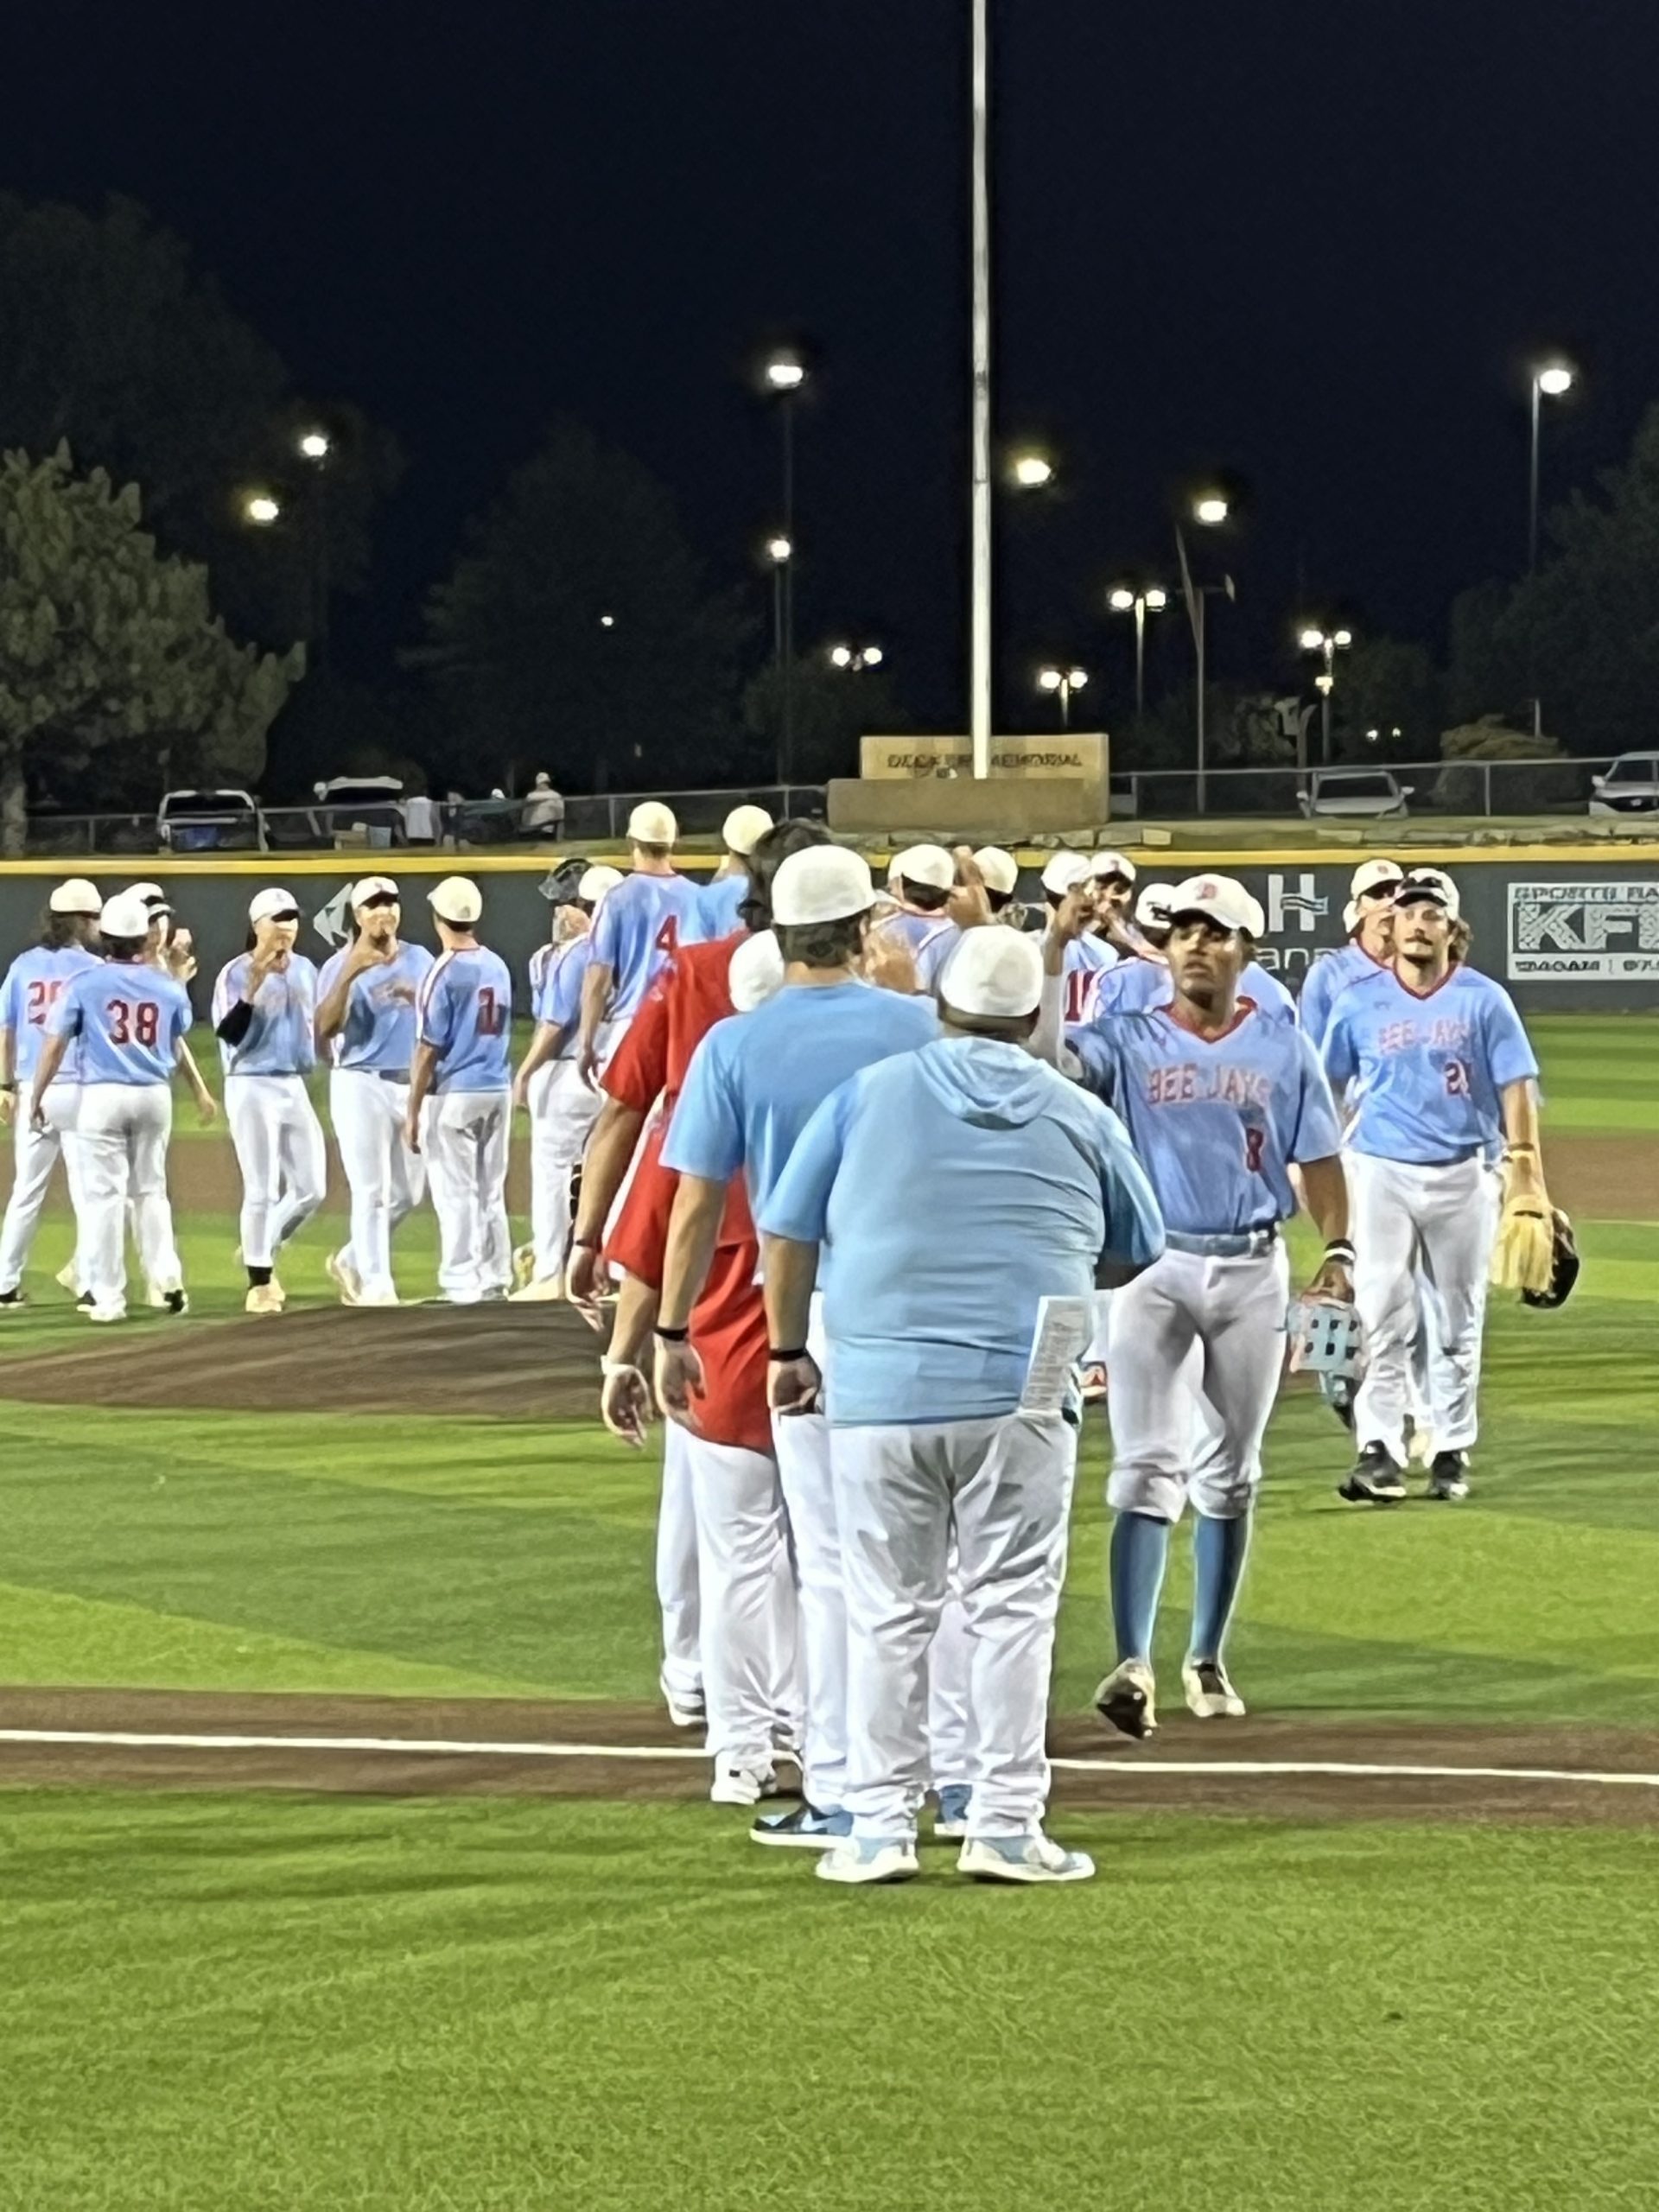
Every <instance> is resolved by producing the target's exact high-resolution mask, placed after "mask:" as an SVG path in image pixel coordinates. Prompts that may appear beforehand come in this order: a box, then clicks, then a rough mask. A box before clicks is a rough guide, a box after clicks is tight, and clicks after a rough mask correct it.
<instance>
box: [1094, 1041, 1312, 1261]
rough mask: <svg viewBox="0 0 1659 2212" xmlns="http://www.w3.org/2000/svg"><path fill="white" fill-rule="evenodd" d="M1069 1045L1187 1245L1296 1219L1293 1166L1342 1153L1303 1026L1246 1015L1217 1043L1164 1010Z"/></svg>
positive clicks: (1162, 1206)
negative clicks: (1119, 1122) (1118, 1119)
mask: <svg viewBox="0 0 1659 2212" xmlns="http://www.w3.org/2000/svg"><path fill="white" fill-rule="evenodd" d="M1067 1041H1068V1043H1069V1044H1070V1045H1071V1047H1072V1049H1073V1051H1074V1052H1076V1053H1077V1057H1078V1058H1079V1059H1080V1060H1081V1061H1082V1062H1083V1067H1084V1081H1085V1082H1086V1083H1087V1084H1089V1086H1090V1090H1095V1091H1097V1092H1098V1093H1099V1095H1100V1096H1102V1097H1103V1098H1104V1099H1106V1100H1108V1101H1109V1103H1111V1104H1112V1105H1113V1106H1115V1107H1116V1109H1117V1110H1118V1112H1119V1114H1121V1115H1122V1117H1123V1120H1124V1122H1125V1123H1126V1124H1127V1125H1128V1132H1129V1135H1130V1138H1131V1140H1132V1141H1133V1142H1134V1145H1135V1154H1136V1157H1137V1158H1138V1159H1139V1160H1140V1161H1141V1166H1143V1167H1144V1168H1145V1169H1146V1171H1147V1175H1148V1177H1149V1178H1150V1179H1151V1182H1152V1187H1153V1189H1154V1191H1155V1192H1157V1194H1158V1203H1159V1205H1160V1207H1161V1208H1162V1209H1163V1215H1164V1219H1165V1221H1166V1224H1168V1226H1169V1227H1170V1229H1171V1230H1179V1231H1180V1233H1181V1234H1182V1235H1184V1236H1233V1235H1236V1234H1237V1233H1239V1232H1241V1231H1243V1230H1249V1229H1262V1228H1265V1227H1267V1226H1268V1224H1269V1223H1273V1222H1279V1221H1287V1220H1288V1219H1289V1217H1290V1216H1291V1215H1292V1214H1294V1212H1295V1211H1296V1194H1295V1192H1294V1191H1293V1190H1292V1188H1291V1185H1290V1174H1289V1169H1290V1165H1291V1162H1292V1161H1293V1160H1295V1161H1301V1160H1329V1159H1332V1158H1333V1157H1334V1155H1335V1154H1337V1153H1338V1151H1339V1150H1340V1149H1341V1145H1342V1135H1341V1131H1340V1129H1339V1128H1338V1124H1337V1109H1336V1107H1335V1105H1334V1104H1333V1103H1332V1097H1331V1088H1330V1085H1329V1084H1327V1083H1326V1081H1325V1076H1324V1072H1323V1071H1322V1070H1321V1068H1320V1066H1319V1055H1318V1053H1317V1052H1315V1051H1314V1050H1313V1046H1311V1045H1310V1044H1309V1043H1308V1041H1307V1039H1306V1037H1305V1036H1304V1035H1303V1034H1302V1033H1301V1031H1300V1029H1299V1028H1298V1027H1297V1026H1296V1024H1295V1023H1294V1021H1271V1020H1268V1018H1267V1016H1266V1015H1265V1014H1262V1013H1261V1012H1260V1011H1259V1010H1258V1009H1255V1008H1252V1009H1250V1010H1249V1011H1248V1012H1246V1011H1244V1010H1243V1009H1241V1010H1240V1012H1239V1014H1238V1015H1237V1017H1236V1020H1234V1022H1233V1025H1232V1027H1231V1028H1230V1029H1229V1030H1228V1031H1227V1032H1226V1033H1225V1034H1224V1035H1223V1036H1221V1037H1217V1038H1214V1039H1211V1038H1205V1037H1200V1036H1199V1035H1198V1033H1196V1031H1194V1030H1192V1029H1188V1028H1187V1027H1185V1025H1184V1024H1183V1023H1181V1022H1179V1021H1178V1020H1176V1019H1175V1016H1174V1014H1173V1013H1172V1012H1171V1011H1170V1010H1169V1009H1167V1008H1165V1007H1159V1008H1154V1010H1153V1011H1152V1012H1151V1013H1148V1014H1104V1015H1103V1016H1102V1017H1101V1019H1100V1020H1098V1021H1093V1022H1090V1024H1089V1025H1088V1027H1086V1028H1084V1029H1079V1030H1077V1031H1076V1032H1075V1033H1073V1034H1072V1035H1071V1037H1070V1038H1069V1039H1068V1040H1067Z"/></svg>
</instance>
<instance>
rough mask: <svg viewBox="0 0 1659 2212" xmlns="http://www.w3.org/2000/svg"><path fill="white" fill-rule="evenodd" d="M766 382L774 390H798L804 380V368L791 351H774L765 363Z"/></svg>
mask: <svg viewBox="0 0 1659 2212" xmlns="http://www.w3.org/2000/svg"><path fill="white" fill-rule="evenodd" d="M766 382H767V383H768V384H769V385H771V386H772V390H773V391H799V389H800V387H801V386H802V385H804V383H805V382H806V369H805V365H804V363H803V362H801V361H800V360H799V359H798V358H797V356H796V355H795V354H793V353H774V354H773V355H772V359H770V360H769V361H768V362H767V363H766Z"/></svg>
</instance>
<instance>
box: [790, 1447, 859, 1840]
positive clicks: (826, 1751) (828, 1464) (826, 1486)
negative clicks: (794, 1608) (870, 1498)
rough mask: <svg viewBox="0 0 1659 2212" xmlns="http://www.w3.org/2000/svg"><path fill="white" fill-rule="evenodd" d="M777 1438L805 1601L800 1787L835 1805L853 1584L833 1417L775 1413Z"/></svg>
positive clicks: (843, 1744)
mask: <svg viewBox="0 0 1659 2212" xmlns="http://www.w3.org/2000/svg"><path fill="white" fill-rule="evenodd" d="M772 1449H773V1450H774V1451H775V1452H776V1453H777V1454H778V1479H779V1484H780V1485H781V1487H782V1490H783V1497H784V1510H785V1514H786V1515H787V1516H788V1519H789V1541H790V1549H791V1554H793V1558H794V1565H795V1588H796V1592H797V1596H798V1605H799V1620H800V1629H799V1644H798V1649H799V1654H800V1681H801V1701H802V1707H803V1710H804V1724H803V1732H802V1744H801V1754H802V1761H801V1793H802V1795H803V1796H804V1797H805V1799H806V1801H807V1802H808V1804H809V1805H817V1807H818V1808H820V1809H821V1810H822V1811H825V1812H833V1811H834V1810H836V1808H837V1807H838V1806H840V1805H842V1804H843V1803H844V1802H846V1792H847V1590H846V1585H845V1581H844V1579H843V1576H842V1556H841V1532H840V1528H839V1525H838V1520H837V1514H836V1483H835V1476H834V1468H833V1464H832V1453H831V1448H830V1437H829V1422H828V1421H826V1420H825V1419H824V1417H823V1414H773V1415H772Z"/></svg>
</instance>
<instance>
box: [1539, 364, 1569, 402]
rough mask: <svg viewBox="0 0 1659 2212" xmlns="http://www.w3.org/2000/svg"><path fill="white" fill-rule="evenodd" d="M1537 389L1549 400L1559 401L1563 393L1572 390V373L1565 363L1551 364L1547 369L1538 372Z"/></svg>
mask: <svg viewBox="0 0 1659 2212" xmlns="http://www.w3.org/2000/svg"><path fill="white" fill-rule="evenodd" d="M1538 389H1539V391H1542V392H1547V393H1548V395H1549V397H1550V398H1552V399H1559V398H1560V396H1561V394H1562V393H1563V392H1564V391H1572V389H1573V372H1572V370H1571V369H1569V368H1568V367H1567V364H1566V362H1565V361H1554V362H1552V363H1551V364H1550V365H1549V367H1548V368H1547V369H1540V370H1539V372H1538Z"/></svg>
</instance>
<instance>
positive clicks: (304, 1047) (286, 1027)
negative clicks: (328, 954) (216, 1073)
mask: <svg viewBox="0 0 1659 2212" xmlns="http://www.w3.org/2000/svg"><path fill="white" fill-rule="evenodd" d="M252 959H253V955H252V953H251V952H243V953H238V956H237V957H236V958H235V959H234V960H229V961H226V963H225V965H224V967H222V968H221V969H219V981H218V982H216V983H215V984H214V985H213V1026H214V1027H215V1028H217V1027H218V1026H219V1023H220V1022H221V1021H223V1020H224V1019H225V1017H226V1014H228V1013H229V1012H230V1010H231V1008H232V1007H233V1006H234V1005H235V1004H236V1002H237V1001H238V999H239V998H240V997H241V995H242V993H243V990H244V988H245V986H246V983H247V980H248V969H249V965H250V963H251V961H252ZM316 1018H317V971H316V969H315V968H314V967H313V966H312V964H311V963H310V962H309V961H308V959H307V958H306V957H305V955H304V954H303V953H301V952H290V953H289V956H288V966H287V967H286V968H285V969H283V972H282V973H281V974H280V975H276V976H266V978H265V980H264V982H263V983H261V984H260V986H259V994H258V996H257V998H256V999H255V1000H254V1001H253V1020H251V1022H250V1023H249V1024H248V1027H247V1029H246V1031H245V1033H244V1035H243V1038H242V1041H241V1043H240V1044H238V1045H227V1044H226V1042H225V1040H224V1039H223V1038H222V1037H221V1038H220V1039H219V1060H220V1062H221V1064H222V1065H223V1067H224V1070H225V1072H226V1075H308V1074H309V1073H310V1071H311V1070H312V1069H313V1068H314V1067H315V1065H316V1064H317V1039H316Z"/></svg>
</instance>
